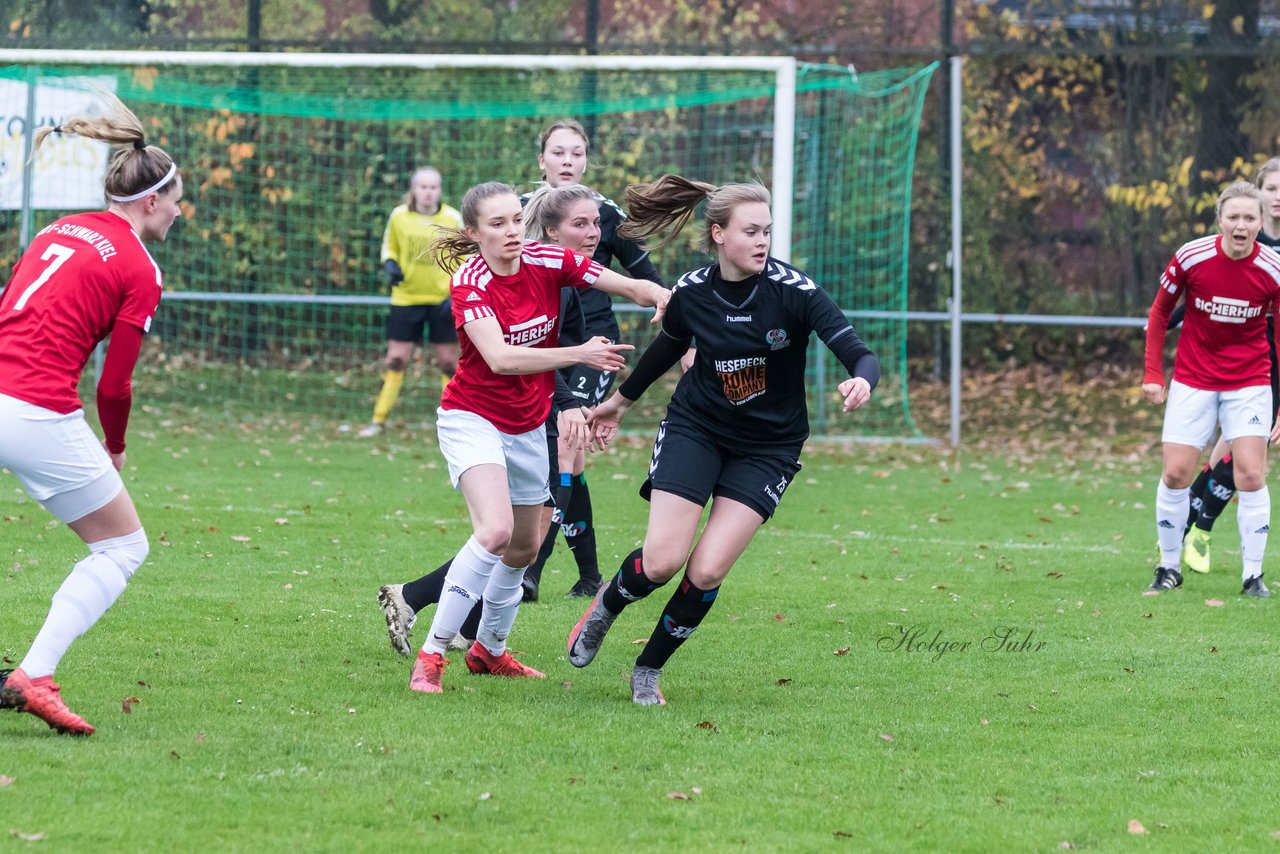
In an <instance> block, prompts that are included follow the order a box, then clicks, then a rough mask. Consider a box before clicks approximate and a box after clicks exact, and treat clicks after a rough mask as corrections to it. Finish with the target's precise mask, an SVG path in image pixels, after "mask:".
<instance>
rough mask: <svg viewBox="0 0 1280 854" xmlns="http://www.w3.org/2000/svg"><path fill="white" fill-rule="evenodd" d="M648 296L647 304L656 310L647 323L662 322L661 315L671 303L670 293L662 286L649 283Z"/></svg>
mask: <svg viewBox="0 0 1280 854" xmlns="http://www.w3.org/2000/svg"><path fill="white" fill-rule="evenodd" d="M648 296H649V304H650V305H652V306H653V307H654V308H656V309H657V311H655V312H654V313H653V317H652V318H650V319H649V322H650V323H658V322H659V321H661V320H662V315H664V314H666V313H667V303H669V302H671V291H669V290H667V289H666V288H664V287H663V286H662V285H659V284H657V283H654V282H651V283H650V287H649V293H648Z"/></svg>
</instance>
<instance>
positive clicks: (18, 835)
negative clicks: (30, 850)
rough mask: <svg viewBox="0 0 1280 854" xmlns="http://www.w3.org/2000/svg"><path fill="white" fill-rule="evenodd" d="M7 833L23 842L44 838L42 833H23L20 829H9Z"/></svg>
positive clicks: (37, 840)
mask: <svg viewBox="0 0 1280 854" xmlns="http://www.w3.org/2000/svg"><path fill="white" fill-rule="evenodd" d="M9 835H10V836H12V837H13V838H14V839H21V840H23V841H25V842H39V841H40V840H41V839H44V834H43V833H23V832H22V831H20V830H11V831H9Z"/></svg>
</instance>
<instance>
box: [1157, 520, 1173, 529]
mask: <svg viewBox="0 0 1280 854" xmlns="http://www.w3.org/2000/svg"><path fill="white" fill-rule="evenodd" d="M1159 527H1161V528H1172V527H1173V523H1172V522H1170V521H1169V520H1168V519H1161V520H1160V525H1159Z"/></svg>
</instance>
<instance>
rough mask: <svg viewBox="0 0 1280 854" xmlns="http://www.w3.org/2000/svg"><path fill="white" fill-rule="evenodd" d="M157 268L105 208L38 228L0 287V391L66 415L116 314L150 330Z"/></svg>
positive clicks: (120, 221)
mask: <svg viewBox="0 0 1280 854" xmlns="http://www.w3.org/2000/svg"><path fill="white" fill-rule="evenodd" d="M160 291H161V279H160V268H159V267H158V266H157V265H156V262H155V260H154V259H153V258H152V257H151V253H150V252H148V251H147V249H146V247H145V246H144V245H143V244H142V240H141V239H140V238H139V237H138V235H137V234H136V233H134V231H133V228H132V227H131V226H130V225H129V222H128V221H127V220H126V219H124V218H123V217H121V216H120V215H118V214H114V213H111V212H110V211H99V212H96V213H83V214H75V215H73V216H68V217H63V218H62V219H59V220H57V221H56V222H54V223H53V224H51V225H49V226H46V227H45V228H43V229H41V231H40V233H39V234H37V235H36V236H35V239H34V240H32V241H31V245H30V246H28V247H27V250H26V251H25V252H23V253H22V258H20V259H19V260H18V264H17V266H16V267H15V268H14V270H13V275H12V276H11V277H10V279H9V283H8V284H7V285H6V286H5V289H4V292H3V293H0V393H3V394H7V395H9V396H10V397H16V398H17V399H18V400H24V401H26V402H27V403H32V404H35V405H36V406H42V407H44V408H45V409H51V410H53V411H54V412H59V413H62V414H64V415H65V414H67V413H71V412H74V411H76V410H77V409H79V408H80V406H81V404H80V397H79V395H78V394H77V393H76V385H77V384H78V383H79V381H80V373H81V372H82V371H83V370H84V366H85V364H86V363H87V362H88V361H89V356H90V355H91V354H92V353H93V350H94V348H95V347H97V346H98V343H99V342H100V341H102V340H103V339H104V338H106V337H107V335H109V334H110V333H111V328H112V327H113V326H114V325H115V324H116V321H117V320H123V321H125V322H127V323H130V324H132V325H134V326H137V327H138V328H140V329H141V330H142V331H143V332H150V331H151V319H152V318H153V317H154V316H155V313H156V308H157V307H158V306H159V305H160Z"/></svg>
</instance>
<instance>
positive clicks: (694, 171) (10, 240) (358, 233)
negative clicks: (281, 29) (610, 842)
mask: <svg viewBox="0 0 1280 854" xmlns="http://www.w3.org/2000/svg"><path fill="white" fill-rule="evenodd" d="M932 71H933V66H928V67H924V68H910V69H896V70H891V71H884V72H877V73H874V74H863V75H860V76H855V75H853V74H851V73H850V72H849V71H848V70H846V69H838V68H831V67H825V66H801V68H800V73H799V75H798V85H797V91H796V101H797V109H796V123H795V127H794V129H793V133H794V135H795V157H796V164H795V187H796V192H795V197H794V217H793V222H792V227H793V251H792V255H793V260H794V263H796V264H797V266H799V267H801V268H802V269H805V270H806V271H808V272H809V273H810V274H812V275H813V276H814V278H815V279H817V281H818V282H819V283H821V284H823V285H824V287H826V288H827V289H828V290H829V291H830V293H831V294H832V296H833V297H834V298H835V299H836V300H837V302H838V303H839V304H840V305H841V306H842V307H843V308H844V309H845V310H846V311H850V312H854V313H855V314H854V323H855V326H857V327H858V329H859V331H860V332H861V333H862V334H863V336H864V337H865V338H866V339H867V340H868V342H869V343H870V345H871V346H872V348H873V349H874V350H875V351H876V352H877V353H878V354H879V355H880V357H881V360H882V363H883V367H884V379H883V380H882V383H881V386H880V389H879V391H878V393H877V395H876V396H875V403H874V405H873V407H872V408H871V409H870V410H869V411H868V412H866V413H864V414H863V416H862V417H859V418H857V419H849V418H845V417H836V416H835V414H834V413H836V412H838V409H839V407H838V406H834V405H833V404H834V402H835V401H834V398H833V394H834V387H835V385H836V383H838V382H839V380H840V379H842V378H843V374H841V373H840V371H839V365H838V364H834V360H833V359H832V358H831V357H830V354H828V353H826V352H825V350H824V348H821V347H820V346H818V345H816V344H815V345H814V353H813V357H812V358H811V376H810V378H809V388H810V389H811V390H812V395H811V400H812V405H811V414H812V419H811V420H812V422H813V427H814V431H815V432H816V433H828V434H832V435H877V436H910V435H914V434H915V433H916V430H915V427H914V425H913V423H912V420H911V416H910V407H909V399H908V395H907V385H906V371H905V319H904V317H902V316H901V313H902V312H903V311H905V308H906V305H905V293H906V260H907V259H906V248H907V230H908V227H909V212H910V205H909V199H910V194H911V174H912V166H913V158H914V151H915V142H916V130H917V127H918V123H919V115H920V109H921V103H922V99H923V95H924V92H925V89H926V87H927V85H928V80H929V77H930V75H931V73H932ZM94 87H97V88H106V89H109V90H112V91H114V92H115V93H116V94H118V95H119V96H120V97H121V99H122V100H124V101H125V103H127V104H128V105H129V106H130V107H131V108H132V109H133V110H134V111H135V112H136V113H137V114H138V115H139V116H140V117H142V119H143V122H144V124H145V125H146V127H147V128H148V132H149V135H150V136H151V138H152V140H153V141H155V142H156V143H157V144H159V145H161V146H163V147H164V148H165V149H166V150H167V151H169V152H170V153H171V154H173V155H174V156H175V158H176V159H177V160H178V162H179V165H180V166H181V167H182V170H183V175H184V180H185V199H186V201H185V203H184V206H185V214H186V215H185V218H184V221H183V222H181V223H179V224H178V225H176V226H175V227H174V229H173V230H172V231H171V232H170V236H169V239H168V241H167V242H166V243H165V244H164V245H162V246H159V247H156V248H154V250H153V254H155V256H156V258H157V261H158V262H159V263H160V265H161V267H162V268H163V269H164V271H165V287H166V297H165V301H164V304H163V307H162V309H161V311H160V313H159V315H158V316H157V319H156V324H155V327H154V328H153V330H152V335H151V337H150V341H149V343H148V345H147V347H146V348H145V349H144V355H143V361H142V363H141V364H140V366H139V369H138V371H137V373H136V380H135V387H136V395H137V396H138V398H139V399H140V400H143V401H145V402H151V403H158V404H166V403H172V404H178V405H184V406H199V407H201V408H202V409H206V410H207V409H225V410H227V411H229V412H231V413H233V414H236V415H241V416H251V415H252V414H254V413H274V412H300V413H312V414H318V415H321V416H323V417H325V418H328V419H332V420H333V421H334V422H335V423H339V422H347V423H351V424H359V423H362V422H363V421H365V420H367V419H368V417H369V414H370V411H371V407H372V401H373V398H374V397H375V396H376V394H377V391H378V388H379V385H380V375H381V363H382V358H383V355H384V351H385V341H384V321H385V314H386V307H387V305H388V301H387V297H386V293H385V286H384V284H383V283H382V281H381V278H380V276H379V268H380V262H379V249H380V243H381V238H382V232H383V228H384V226H385V224H386V217H387V215H388V214H389V213H390V211H391V209H392V208H393V207H394V206H395V205H397V204H398V203H399V202H400V199H401V196H402V195H403V193H404V191H405V189H406V185H407V181H408V177H409V175H410V174H411V173H412V172H413V170H414V169H415V168H417V167H419V166H424V165H431V166H434V167H436V168H437V169H439V170H440V172H441V173H442V174H443V176H444V188H445V201H446V202H448V203H451V204H453V205H455V206H457V204H458V200H459V199H460V197H461V195H462V193H463V191H465V189H466V188H467V187H469V186H471V185H472V184H475V183H478V182H481V181H489V180H504V181H508V182H511V183H514V184H517V185H518V186H521V187H522V188H530V187H531V186H532V185H533V183H534V182H535V181H536V180H537V179H538V177H539V176H538V170H537V162H536V155H537V138H538V134H539V133H540V132H541V130H542V128H544V127H545V126H546V125H547V124H548V123H549V122H550V121H552V120H554V119H556V118H560V117H573V118H577V119H578V120H579V121H581V122H583V124H584V125H586V126H587V128H588V131H589V132H590V135H591V142H592V157H591V164H590V167H589V169H588V172H587V175H586V176H585V178H584V181H585V182H586V183H589V184H591V185H592V186H593V187H595V188H596V189H598V190H599V191H600V192H602V193H603V194H604V195H606V196H609V197H612V198H615V199H619V200H620V199H621V198H622V194H623V191H624V190H625V188H626V186H627V185H628V184H630V183H635V182H638V181H643V180H650V179H652V178H655V177H657V176H658V175H661V174H663V173H664V172H675V173H678V174H682V175H686V176H688V177H696V178H699V179H702V180H706V181H710V182H713V183H724V182H730V181H743V180H760V181H762V182H764V183H766V184H771V183H772V178H773V163H772V160H773V135H774V105H775V98H776V95H777V93H776V92H775V78H774V75H773V74H772V73H770V72H766V71H722V70H715V69H712V68H706V69H690V70H663V71H654V70H644V71H641V70H601V69H596V70H548V69H533V68H520V69H512V68H506V69H503V68H448V67H445V68H430V69H424V68H407V67H386V66H360V65H349V66H342V67H332V68H330V67H306V68H293V67H274V66H270V65H263V66H248V65H245V66H232V67H224V66H219V67H201V66H193V65H185V64H183V65H145V66H143V65H120V66H103V65H93V66H87V65H76V66H69V65H39V66H36V65H13V66H7V67H0V111H2V112H3V115H4V116H5V117H6V120H7V121H6V124H5V127H4V133H5V136H3V137H0V145H3V146H4V148H3V149H0V230H3V233H4V234H5V239H4V240H3V241H0V264H3V268H4V269H6V270H7V269H9V268H10V267H11V266H12V264H13V262H14V261H15V260H16V259H17V256H18V254H19V253H20V251H21V240H20V235H21V234H23V233H32V230H33V229H39V228H40V227H42V226H43V225H45V224H47V223H48V222H51V221H52V220H53V219H56V218H57V217H58V216H62V215H65V214H66V213H68V212H69V211H70V210H72V209H91V208H95V207H101V205H102V200H101V177H100V175H101V163H102V162H104V160H105V158H104V156H103V152H102V151H101V149H100V147H99V146H97V145H96V144H94V143H88V142H86V141H84V140H75V139H57V138H56V137H55V138H54V144H50V145H47V146H46V147H45V148H44V149H42V150H41V152H40V154H39V155H38V156H37V157H36V159H35V169H36V171H35V177H34V179H33V180H32V182H31V185H30V188H29V190H28V192H29V193H30V198H29V199H27V200H23V199H22V198H21V196H22V193H21V189H22V171H23V169H22V163H23V153H24V152H23V135H24V129H25V127H27V125H28V121H29V122H30V124H31V125H32V126H41V125H52V124H56V123H57V122H58V121H59V120H61V119H63V118H66V117H67V116H68V115H72V114H77V111H79V114H83V111H84V110H86V109H88V110H92V109H94V106H93V102H94V96H93V94H92V89H93V88H94ZM95 169H97V170H98V171H97V172H96V173H95V171H94V170H95ZM24 216H26V217H27V228H25V229H24V223H23V218H24ZM695 231H696V230H695V229H689V230H688V231H687V236H688V238H689V239H688V240H687V241H685V240H684V239H683V237H682V239H681V240H680V241H678V242H677V243H674V244H672V245H670V246H668V247H665V248H664V249H663V250H662V251H661V252H660V253H658V254H657V255H656V256H655V258H654V261H655V263H656V265H657V267H658V269H659V270H660V271H661V273H662V274H663V276H664V278H665V279H667V281H668V282H672V281H674V280H675V279H676V278H677V277H678V276H679V275H680V274H681V273H682V272H684V271H685V270H689V269H692V268H694V267H697V266H700V265H702V264H704V263H706V260H707V259H706V257H705V256H703V255H701V254H700V253H699V252H698V251H697V250H696V249H695V248H694V246H693V239H694V237H695V234H694V232H695ZM867 312H870V314H869V315H868V314H865V313H867ZM647 319H648V315H647V312H646V313H640V312H630V311H625V310H624V311H622V312H621V315H620V320H621V324H622V326H623V334H624V336H625V337H626V338H627V340H628V341H629V342H631V343H635V344H637V345H639V346H643V345H644V344H645V343H647V342H648V340H650V338H651V337H652V334H653V329H652V327H651V326H650V325H649V324H648V322H647ZM439 393H440V383H439V379H438V376H436V374H435V372H434V368H433V366H432V365H430V364H429V362H428V360H427V359H425V358H423V357H421V356H419V358H418V359H417V360H416V364H415V365H414V366H412V367H411V369H410V373H409V380H408V382H407V383H406V386H405V388H404V391H403V393H402V395H401V398H400V401H399V403H398V404H397V407H396V409H395V411H394V412H393V416H392V422H393V423H395V422H397V421H399V422H407V423H410V424H413V423H422V422H426V421H430V420H431V418H432V417H433V413H434V410H435V407H436V406H437V404H438V402H439ZM652 396H653V397H655V398H656V397H659V395H656V394H655V395H652ZM661 403H662V401H661V400H658V401H656V405H660V404H661Z"/></svg>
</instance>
